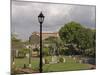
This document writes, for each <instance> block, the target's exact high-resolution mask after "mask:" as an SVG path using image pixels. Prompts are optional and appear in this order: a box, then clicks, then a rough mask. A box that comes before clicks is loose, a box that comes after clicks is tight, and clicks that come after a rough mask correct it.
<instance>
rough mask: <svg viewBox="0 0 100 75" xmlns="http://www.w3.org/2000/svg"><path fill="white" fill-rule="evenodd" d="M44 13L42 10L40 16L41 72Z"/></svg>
mask: <svg viewBox="0 0 100 75" xmlns="http://www.w3.org/2000/svg"><path fill="white" fill-rule="evenodd" d="M44 17H45V16H44V15H43V14H42V12H41V13H40V14H39V16H38V21H39V23H40V73H42V23H43V21H44Z"/></svg>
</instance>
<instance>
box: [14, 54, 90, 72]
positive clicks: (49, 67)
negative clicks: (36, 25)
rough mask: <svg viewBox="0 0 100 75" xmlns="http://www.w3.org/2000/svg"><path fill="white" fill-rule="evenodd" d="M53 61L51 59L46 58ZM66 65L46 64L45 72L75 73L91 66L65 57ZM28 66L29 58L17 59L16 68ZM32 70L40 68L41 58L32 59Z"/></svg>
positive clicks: (44, 66)
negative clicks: (74, 71)
mask: <svg viewBox="0 0 100 75" xmlns="http://www.w3.org/2000/svg"><path fill="white" fill-rule="evenodd" d="M46 58H48V59H49V61H50V60H51V57H50V56H49V57H46ZM65 58H66V62H65V63H56V64H45V65H43V71H44V72H57V71H73V70H87V69H89V64H80V63H76V62H75V61H74V60H73V59H72V58H69V57H65ZM24 64H26V65H28V58H20V59H19V58H16V59H15V65H16V67H23V65H24ZM32 68H33V69H38V68H39V58H32Z"/></svg>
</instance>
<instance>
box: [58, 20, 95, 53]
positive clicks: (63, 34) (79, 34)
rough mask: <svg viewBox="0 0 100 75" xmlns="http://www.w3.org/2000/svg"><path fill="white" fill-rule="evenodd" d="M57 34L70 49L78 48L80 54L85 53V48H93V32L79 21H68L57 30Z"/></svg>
mask: <svg viewBox="0 0 100 75" xmlns="http://www.w3.org/2000/svg"><path fill="white" fill-rule="evenodd" d="M59 36H60V38H61V40H62V41H63V42H64V43H65V44H66V45H68V48H69V49H71V50H70V51H73V50H74V51H75V50H76V51H77V50H78V51H79V53H80V54H85V50H86V49H90V48H95V32H93V30H92V29H89V28H85V27H83V26H82V25H81V24H79V23H76V22H69V23H67V24H65V25H64V26H63V27H61V29H60V30H59ZM91 51H92V49H91ZM74 53H75V52H74Z"/></svg>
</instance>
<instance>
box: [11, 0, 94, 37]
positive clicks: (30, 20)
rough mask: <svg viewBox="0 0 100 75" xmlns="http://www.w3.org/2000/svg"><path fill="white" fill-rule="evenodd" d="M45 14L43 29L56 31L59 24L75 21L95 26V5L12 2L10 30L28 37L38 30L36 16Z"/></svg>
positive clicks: (91, 26) (87, 25) (20, 35)
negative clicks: (41, 13)
mask: <svg viewBox="0 0 100 75" xmlns="http://www.w3.org/2000/svg"><path fill="white" fill-rule="evenodd" d="M41 11H42V12H43V14H44V15H45V20H44V23H43V31H47V32H57V31H58V30H59V28H60V27H61V26H63V25H64V24H66V23H68V22H70V21H76V22H79V23H81V24H82V25H84V26H86V27H90V28H95V7H94V6H80V5H65V4H49V3H33V2H20V1H18V2H16V1H13V2H12V32H13V33H17V34H18V36H19V37H20V38H23V39H28V37H29V36H30V35H31V33H32V32H34V31H38V32H39V23H38V18H37V16H38V15H39V13H40V12H41Z"/></svg>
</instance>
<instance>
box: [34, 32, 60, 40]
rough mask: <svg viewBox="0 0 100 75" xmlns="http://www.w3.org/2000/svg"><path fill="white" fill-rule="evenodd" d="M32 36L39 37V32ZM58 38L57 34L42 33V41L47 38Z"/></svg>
mask: <svg viewBox="0 0 100 75" xmlns="http://www.w3.org/2000/svg"><path fill="white" fill-rule="evenodd" d="M32 34H36V35H39V36H40V33H39V32H33V33H32ZM51 36H53V37H59V33H58V32H43V33H42V40H44V39H46V38H48V37H51Z"/></svg>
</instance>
